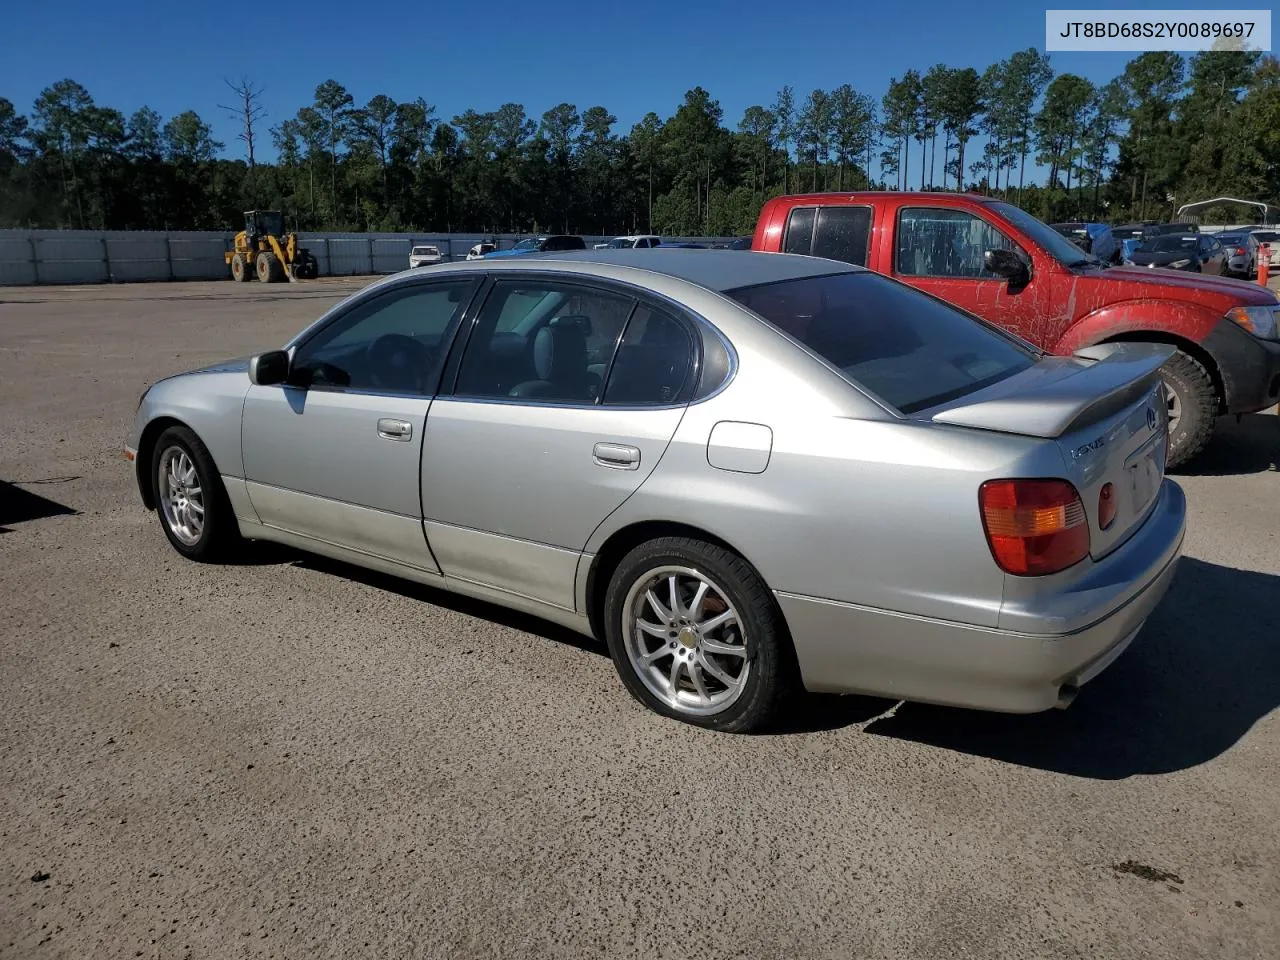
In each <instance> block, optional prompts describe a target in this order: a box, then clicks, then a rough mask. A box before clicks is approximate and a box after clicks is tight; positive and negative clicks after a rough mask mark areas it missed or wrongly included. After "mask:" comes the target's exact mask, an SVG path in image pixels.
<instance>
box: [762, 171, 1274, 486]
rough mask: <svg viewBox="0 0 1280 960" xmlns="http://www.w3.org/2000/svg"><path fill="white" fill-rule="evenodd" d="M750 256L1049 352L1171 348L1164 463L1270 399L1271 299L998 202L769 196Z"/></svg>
mask: <svg viewBox="0 0 1280 960" xmlns="http://www.w3.org/2000/svg"><path fill="white" fill-rule="evenodd" d="M751 248H752V249H753V250H760V251H770V252H775V253H792V254H802V255H807V256H816V257H827V258H829V259H833V260H842V261H845V262H847V263H855V264H858V265H860V266H865V267H868V268H869V269H871V270H874V271H876V272H877V273H882V274H885V275H887V276H889V277H892V278H893V279H895V280H898V281H900V282H902V283H905V284H908V285H909V286H912V287H915V288H917V289H919V290H923V291H924V292H926V293H929V294H932V295H934V296H936V297H938V298H939V299H942V300H945V301H947V302H948V303H950V304H953V305H954V306H957V307H960V308H962V309H964V310H967V311H968V312H970V313H973V314H975V315H977V316H978V317H980V318H982V319H983V320H986V321H988V322H990V323H994V324H997V325H999V326H1001V327H1004V328H1005V329H1008V330H1010V331H1011V332H1013V333H1015V334H1017V335H1018V336H1020V337H1022V338H1023V339H1024V340H1028V341H1030V342H1031V343H1033V344H1035V345H1036V346H1038V347H1039V348H1041V349H1042V350H1045V351H1046V352H1049V353H1056V354H1064V355H1065V354H1070V353H1072V352H1074V351H1076V350H1079V349H1081V348H1083V347H1087V346H1092V345H1094V344H1098V343H1104V342H1110V341H1156V342H1162V343H1169V344H1172V345H1174V346H1175V347H1177V351H1176V352H1175V353H1174V354H1173V355H1172V357H1170V359H1169V361H1168V362H1167V363H1166V364H1165V367H1164V368H1163V370H1162V374H1163V377H1164V381H1165V384H1166V387H1167V391H1166V392H1167V396H1168V402H1169V416H1170V423H1169V434H1170V451H1169V465H1170V466H1176V465H1178V464H1180V463H1183V462H1186V461H1187V460H1189V459H1191V457H1193V456H1194V455H1195V454H1196V453H1198V452H1199V451H1200V450H1201V449H1202V448H1203V447H1204V445H1205V444H1206V443H1207V442H1208V440H1209V437H1210V435H1211V433H1212V431H1213V427H1214V423H1215V421H1216V418H1217V417H1218V416H1220V415H1222V414H1230V413H1252V412H1255V411H1258V410H1263V409H1266V408H1268V407H1271V406H1274V405H1275V404H1276V403H1277V402H1278V401H1280V299H1278V298H1277V296H1276V295H1275V294H1274V293H1272V292H1271V291H1270V290H1268V289H1266V288H1265V287H1261V286H1259V285H1257V284H1250V283H1245V282H1242V281H1238V280H1231V279H1227V278H1219V277H1208V276H1203V275H1196V274H1187V273H1179V272H1177V271H1172V270H1163V269H1145V268H1138V267H1114V266H1110V265H1108V264H1107V263H1105V262H1102V261H1099V260H1098V259H1097V258H1095V257H1093V256H1090V255H1089V254H1086V253H1085V252H1084V251H1082V250H1081V249H1080V247H1079V246H1077V245H1076V244H1074V243H1072V242H1071V241H1070V240H1068V239H1067V238H1066V237H1064V236H1062V235H1061V234H1060V233H1058V232H1057V231H1056V230H1054V229H1053V228H1052V227H1050V226H1049V225H1048V224H1045V223H1043V222H1042V221H1040V220H1038V219H1036V218H1035V217H1033V216H1031V215H1030V214H1028V213H1027V212H1026V211H1024V210H1022V209H1021V208H1019V207H1016V206H1014V205H1013V204H1011V203H1008V202H1006V201H1003V200H999V199H996V198H992V197H983V196H978V195H975V194H956V193H909V192H865V193H821V194H807V195H799V196H786V197H777V198H775V199H773V200H770V201H769V202H768V203H767V204H766V205H765V207H764V209H763V210H762V211H761V214H760V218H759V220H758V221H757V223H756V229H755V233H754V235H753V237H752V242H751Z"/></svg>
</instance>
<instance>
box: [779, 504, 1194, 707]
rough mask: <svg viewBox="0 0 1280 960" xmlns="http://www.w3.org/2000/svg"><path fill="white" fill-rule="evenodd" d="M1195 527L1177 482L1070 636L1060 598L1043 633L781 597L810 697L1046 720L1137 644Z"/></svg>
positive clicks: (1103, 578) (1081, 600)
mask: <svg viewBox="0 0 1280 960" xmlns="http://www.w3.org/2000/svg"><path fill="white" fill-rule="evenodd" d="M1185 529H1186V497H1185V496H1184V494H1183V493H1182V490H1181V488H1179V487H1178V486H1177V485H1176V484H1174V483H1173V482H1172V481H1169V480H1166V481H1165V482H1164V486H1163V488H1162V490H1161V493H1160V498H1159V501H1158V503H1157V505H1156V508H1155V509H1154V510H1153V512H1152V514H1151V516H1150V517H1149V518H1148V520H1147V522H1146V523H1144V524H1143V528H1142V530H1140V531H1139V532H1138V533H1137V534H1135V535H1134V536H1133V537H1132V538H1130V539H1129V541H1127V542H1126V543H1125V544H1124V546H1122V547H1120V548H1119V549H1117V550H1115V551H1114V552H1113V553H1111V554H1109V555H1108V556H1107V557H1106V558H1104V559H1103V560H1101V561H1099V562H1098V563H1097V564H1095V571H1097V572H1098V576H1097V577H1096V578H1093V579H1095V580H1096V586H1095V587H1094V588H1093V589H1090V590H1089V591H1087V592H1085V593H1081V592H1079V591H1077V592H1076V595H1075V597H1074V598H1073V603H1072V606H1073V611H1072V615H1071V617H1070V621H1074V622H1077V623H1080V624H1081V625H1080V626H1078V627H1075V628H1068V629H1067V630H1064V631H1062V632H1056V631H1057V630H1058V629H1059V628H1060V627H1061V625H1062V624H1063V623H1064V622H1065V621H1064V620H1063V618H1062V616H1061V613H1062V610H1061V606H1062V602H1061V598H1060V597H1057V596H1055V597H1050V598H1047V601H1046V603H1045V604H1044V607H1045V610H1046V616H1045V617H1044V618H1042V620H1041V625H1043V626H1044V627H1045V628H1046V629H1045V631H1044V632H1038V631H1035V630H1031V629H1023V630H1003V629H996V628H991V627H977V626H971V625H968V624H962V623H954V622H949V621H944V620H933V619H929V618H926V617H917V616H914V615H910V614H900V613H893V612H889V611H885V610H877V609H873V608H869V607H861V606H857V605H855V604H848V603H840V602H836V601H831V600H821V599H817V598H814V597H805V596H800V595H797V594H788V593H782V592H779V593H778V594H777V597H778V602H779V604H780V605H781V607H782V612H783V614H784V616H785V617H786V619H787V624H788V626H789V628H790V631H791V635H792V638H793V640H794V642H795V648H796V654H797V656H798V658H799V661H800V670H801V675H802V677H803V680H804V684H805V686H806V687H807V688H808V689H809V690H813V691H824V692H833V693H864V694H871V695H874V696H883V697H891V698H893V699H895V700H916V701H922V702H929V703H941V704H947V705H950V706H959V707H971V708H976V709H981V710H995V711H1001V712H1006V713H1035V712H1038V711H1041V710H1047V709H1049V708H1051V707H1054V706H1059V705H1065V703H1066V702H1069V701H1070V698H1071V697H1072V696H1074V692H1075V690H1076V689H1077V688H1079V687H1080V686H1081V685H1083V684H1084V683H1086V682H1087V681H1089V680H1091V679H1093V677H1095V676H1097V675H1098V674H1099V673H1101V672H1102V670H1104V669H1105V668H1106V667H1107V666H1109V665H1110V664H1111V662H1113V661H1114V660H1115V659H1116V658H1117V657H1118V656H1119V655H1120V654H1121V653H1122V652H1123V651H1124V649H1125V648H1126V647H1127V646H1128V644H1129V643H1130V642H1132V640H1133V639H1134V637H1135V636H1136V635H1137V633H1138V631H1139V630H1140V629H1141V628H1142V625H1143V624H1144V623H1145V622H1146V619H1147V617H1148V616H1149V615H1150V614H1151V611H1152V610H1154V609H1155V608H1156V607H1157V606H1158V605H1159V603H1160V601H1161V600H1162V599H1163V598H1164V595H1165V593H1166V592H1167V591H1168V589H1169V584H1170V583H1171V582H1172V580H1173V576H1174V573H1175V571H1176V569H1177V560H1178V558H1179V557H1180V556H1181V553H1182V541H1183V535H1184V533H1185ZM1050 611H1052V612H1050ZM1027 613H1028V611H1027V610H1025V609H1024V610H1023V611H1022V616H1021V617H1020V619H1022V620H1024V621H1025V622H1028V623H1030V622H1031V619H1032V618H1030V617H1028V616H1027Z"/></svg>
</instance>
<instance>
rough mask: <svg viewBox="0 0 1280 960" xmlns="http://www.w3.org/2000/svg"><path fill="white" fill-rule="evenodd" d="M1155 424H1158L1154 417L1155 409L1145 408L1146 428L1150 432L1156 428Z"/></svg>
mask: <svg viewBox="0 0 1280 960" xmlns="http://www.w3.org/2000/svg"><path fill="white" fill-rule="evenodd" d="M1157 422H1158V419H1157V417H1156V408H1155V407H1147V427H1148V428H1149V429H1151V430H1154V429H1155V428H1156V423H1157Z"/></svg>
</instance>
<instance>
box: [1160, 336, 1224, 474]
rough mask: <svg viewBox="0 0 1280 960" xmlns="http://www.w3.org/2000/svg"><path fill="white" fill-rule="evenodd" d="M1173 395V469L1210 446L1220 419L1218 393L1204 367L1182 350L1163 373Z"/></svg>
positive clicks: (1171, 408)
mask: <svg viewBox="0 0 1280 960" xmlns="http://www.w3.org/2000/svg"><path fill="white" fill-rule="evenodd" d="M1160 375H1161V377H1163V379H1164V382H1165V387H1166V388H1167V390H1168V393H1169V459H1168V465H1169V468H1170V469H1172V468H1174V467H1178V466H1181V465H1183V464H1184V463H1187V462H1189V461H1190V460H1191V459H1192V458H1193V457H1194V456H1196V455H1197V454H1198V453H1199V452H1200V451H1201V450H1203V449H1204V446H1205V444H1207V443H1208V442H1209V438H1210V437H1211V436H1212V435H1213V428H1214V423H1215V421H1216V420H1217V415H1218V393H1217V391H1216V390H1215V389H1214V387H1213V378H1212V377H1210V376H1209V371H1208V370H1206V369H1205V368H1204V365H1203V364H1202V363H1201V362H1200V361H1199V360H1197V359H1196V358H1195V357H1193V356H1191V355H1190V354H1189V353H1185V352H1183V351H1182V350H1179V351H1177V352H1176V353H1175V354H1174V355H1173V356H1172V357H1170V358H1169V359H1168V360H1166V361H1165V364H1164V366H1163V367H1161V369H1160Z"/></svg>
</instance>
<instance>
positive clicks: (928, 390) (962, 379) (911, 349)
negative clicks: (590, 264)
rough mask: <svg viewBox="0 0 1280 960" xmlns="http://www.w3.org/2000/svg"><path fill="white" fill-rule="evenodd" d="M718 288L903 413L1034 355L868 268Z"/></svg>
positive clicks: (970, 387)
mask: <svg viewBox="0 0 1280 960" xmlns="http://www.w3.org/2000/svg"><path fill="white" fill-rule="evenodd" d="M726 293H727V294H728V295H729V296H730V297H733V298H734V299H735V300H737V301H738V302H739V303H741V304H743V305H744V306H745V307H747V308H748V309H749V310H752V311H753V312H755V313H756V314H758V315H759V316H761V317H762V318H764V319H765V320H766V321H768V322H769V323H770V324H772V325H773V326H775V327H777V328H778V329H780V330H781V331H783V332H784V333H786V334H787V335H789V336H791V337H793V338H794V339H796V340H798V341H799V342H800V343H802V344H804V345H805V346H806V347H808V348H809V349H810V350H812V351H813V352H814V353H816V354H817V355H818V356H820V357H822V358H823V359H824V360H826V361H827V362H828V363H830V364H831V365H832V366H834V367H835V368H836V369H838V370H839V371H840V372H841V373H842V374H844V376H845V377H846V378H848V379H849V380H850V381H852V382H853V383H855V384H858V385H859V386H861V387H863V388H864V389H866V390H868V391H870V392H871V393H872V394H874V395H875V396H877V397H879V398H880V399H881V400H883V401H884V402H885V403H887V404H888V405H889V406H891V407H893V408H895V409H897V410H898V411H900V412H902V413H904V414H911V413H915V412H916V411H918V410H923V409H926V408H928V407H932V406H935V405H937V404H940V403H945V402H947V401H949V400H954V399H956V398H958V397H962V396H965V395H967V394H970V393H973V392H975V391H977V390H981V389H983V388H984V387H987V386H990V385H991V384H994V383H997V382H999V381H1001V380H1004V379H1006V378H1007V377H1011V376H1013V375H1014V374H1016V373H1019V372H1020V371H1022V370H1025V369H1027V368H1028V367H1030V366H1031V365H1032V364H1033V363H1035V361H1036V359H1037V354H1036V353H1035V352H1034V351H1033V350H1032V349H1030V348H1029V347H1025V346H1023V345H1021V344H1020V343H1018V342H1017V341H1015V340H1013V339H1012V338H1010V337H1008V336H1006V335H1005V334H1003V333H1002V332H1001V331H999V330H997V329H995V328H994V327H991V326H989V325H988V324H985V323H983V322H981V321H979V320H976V319H974V318H973V317H971V316H969V315H968V314H966V313H963V312H962V311H960V310H956V309H955V308H954V307H951V306H949V305H948V304H946V303H943V302H942V301H940V300H937V299H935V298H934V297H930V296H928V295H926V294H924V293H921V292H920V291H917V290H914V289H912V288H910V287H908V286H906V285H904V284H901V283H898V282H896V281H893V280H890V279H888V278H887V277H883V276H880V275H878V274H874V273H838V274H830V275H827V276H819V277H804V278H801V279H797V280H786V281H783V282H781V283H769V284H761V285H760V286H753V287H741V288H739V289H736V290H729V291H726Z"/></svg>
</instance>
